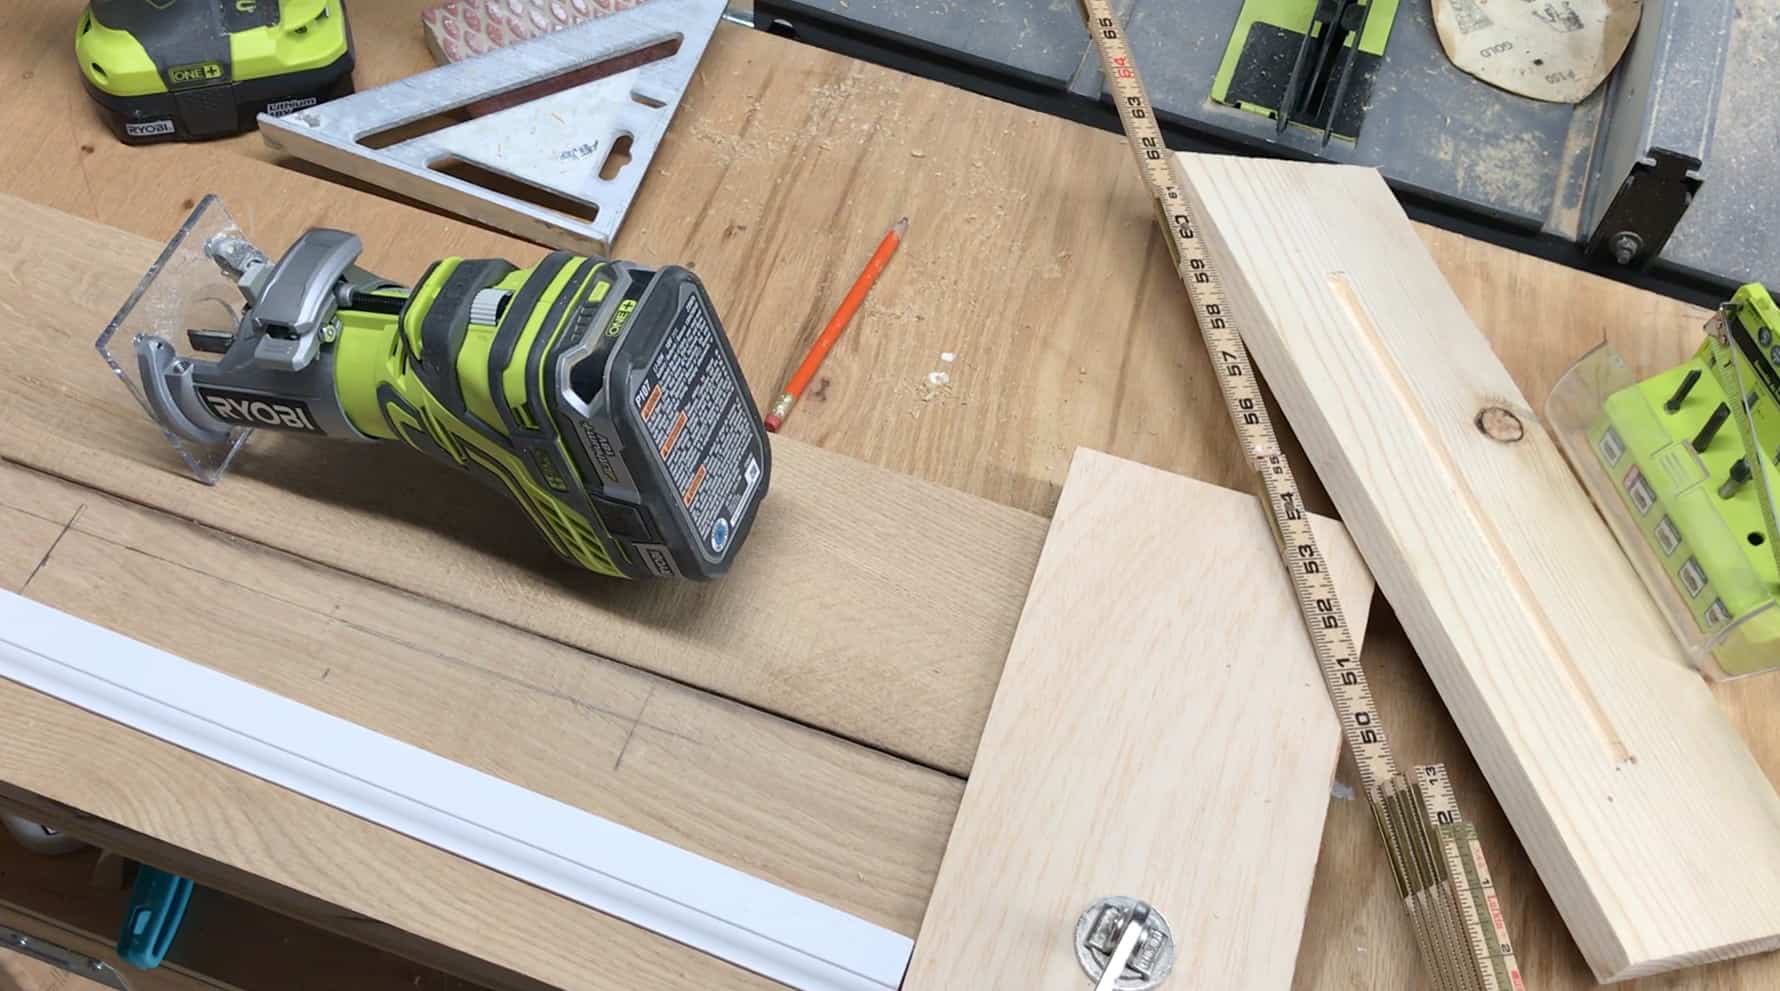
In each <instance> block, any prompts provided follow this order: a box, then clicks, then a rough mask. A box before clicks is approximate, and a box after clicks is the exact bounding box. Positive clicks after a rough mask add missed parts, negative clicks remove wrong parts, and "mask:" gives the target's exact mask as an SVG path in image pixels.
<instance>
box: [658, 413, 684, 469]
mask: <svg viewBox="0 0 1780 991" xmlns="http://www.w3.org/2000/svg"><path fill="white" fill-rule="evenodd" d="M685 426H686V411H685V410H681V411H680V412H679V414H678V415H676V416H675V417H674V425H673V426H672V427H670V428H668V435H667V440H664V441H662V442H661V456H662V457H664V458H665V457H667V456H668V455H669V454H672V453H673V451H674V442H675V441H677V440H679V439H680V430H681V429H682V428H684V427H685Z"/></svg>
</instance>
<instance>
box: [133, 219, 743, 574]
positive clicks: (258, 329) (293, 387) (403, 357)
mask: <svg viewBox="0 0 1780 991" xmlns="http://www.w3.org/2000/svg"><path fill="white" fill-rule="evenodd" d="M200 211H202V208H200ZM195 219H196V215H194V221H195ZM189 226H190V225H189V224H188V227H189ZM182 236H183V235H182ZM178 243H179V242H178V241H177V240H176V241H175V244H178ZM198 243H200V244H201V245H202V251H203V257H207V258H208V259H209V261H210V262H214V263H215V267H214V269H212V277H214V271H215V269H220V270H221V273H222V276H223V277H225V278H226V279H227V280H228V281H230V282H232V283H233V284H234V285H235V286H236V287H238V288H239V290H240V294H241V296H242V297H244V299H245V306H243V307H241V308H239V309H238V310H233V311H232V312H233V313H234V316H232V317H231V318H230V319H231V320H233V321H234V323H233V326H226V325H225V326H226V329H214V330H212V329H195V330H194V329H190V328H189V324H188V325H187V331H186V336H187V338H188V342H189V345H190V348H189V350H188V351H186V353H183V354H182V353H180V351H179V349H177V348H176V347H175V346H174V344H173V342H172V341H171V340H169V339H168V338H167V337H165V336H161V335H159V334H154V333H141V332H136V333H135V336H134V338H133V348H134V352H135V354H134V358H135V364H136V369H135V371H137V372H138V373H139V374H140V380H141V381H140V384H141V387H142V392H143V396H142V398H143V399H144V401H145V403H146V405H147V406H148V408H149V412H150V413H151V414H152V415H153V416H154V417H155V418H156V419H157V420H159V421H160V423H161V424H162V425H163V426H164V427H165V428H166V430H167V431H168V432H169V433H170V434H171V435H174V436H175V437H177V438H181V439H183V440H184V441H186V442H189V443H190V444H191V445H197V446H205V445H209V446H212V447H214V446H216V445H219V444H227V443H229V442H230V440H231V438H232V437H235V436H237V435H238V434H239V432H240V431H242V430H244V429H247V428H271V429H277V430H287V431H297V432H301V433H307V434H319V435H324V436H328V437H336V438H342V439H347V440H372V441H376V440H396V441H401V442H403V443H405V444H407V445H408V446H410V447H413V448H416V449H418V450H420V451H423V452H425V453H427V454H429V455H432V456H433V457H434V458H437V459H438V460H440V461H443V462H445V463H447V464H449V465H452V466H455V467H458V468H462V469H465V470H467V471H469V472H470V473H471V474H474V475H477V476H480V477H481V478H482V479H483V480H484V481H486V482H488V483H490V484H492V485H493V486H494V487H495V488H496V489H497V490H499V491H501V492H504V493H506V494H507V495H508V496H509V497H511V499H512V500H513V502H514V503H516V504H517V505H518V506H519V508H520V509H521V510H522V511H523V512H524V513H525V515H526V517H527V518H528V519H529V520H530V521H531V522H532V524H533V525H534V526H535V527H536V528H537V529H538V531H539V532H540V533H542V534H543V535H544V538H545V540H547V541H548V542H549V544H550V546H551V547H552V548H553V549H554V550H555V551H556V553H557V554H559V555H560V556H562V557H563V558H565V559H567V560H568V561H570V562H573V563H574V564H577V565H580V566H581V567H584V568H587V569H589V570H592V571H595V572H598V573H600V574H605V575H615V576H623V577H642V576H647V575H659V576H681V577H688V578H714V577H716V576H719V575H721V574H723V573H724V572H725V571H727V570H728V568H729V565H730V562H731V561H733V560H734V558H735V555H736V553H737V551H738V550H739V549H740V548H741V546H742V544H743V542H744V541H745V540H746V538H747V536H748V531H749V528H750V526H751V525H752V523H753V519H754V515H755V511H756V509H757V508H758V507H759V505H760V502H761V500H762V499H763V498H764V497H765V495H766V490H767V482H768V478H769V476H770V473H771V455H770V451H769V449H768V447H767V436H766V431H765V429H764V428H763V427H762V425H761V419H760V413H759V410H758V409H757V408H756V407H755V405H754V400H753V397H752V396H751V395H750V394H749V391H748V386H747V383H746V381H745V380H744V379H743V377H742V372H741V368H740V366H739V365H738V363H737V361H736V357H735V352H734V351H733V350H732V349H731V348H730V345H729V341H728V339H727V338H726V337H725V336H724V332H723V327H722V325H721V324H720V323H719V322H718V319H717V314H716V311H715V309H714V307H713V306H712V304H711V299H710V297H709V296H708V295H707V294H706V292H705V289H704V286H703V285H702V284H701V283H700V282H699V280H698V277H697V276H695V275H694V274H693V273H692V272H690V271H688V270H686V269H684V268H679V267H676V266H668V267H665V268H660V269H648V268H644V267H641V266H638V265H634V264H631V263H628V262H618V261H603V260H597V259H593V258H587V257H583V256H579V255H573V254H569V253H567V252H560V251H559V252H553V253H551V254H549V255H547V256H545V258H544V259H543V260H542V261H540V262H539V263H538V264H536V265H534V266H532V267H530V268H525V269H520V268H515V267H514V266H513V265H510V264H508V263H507V262H504V261H498V260H492V259H462V258H446V259H443V260H441V261H438V262H436V263H434V264H433V265H432V266H431V267H430V268H428V269H427V271H426V273H425V274H424V275H422V276H421V279H420V281H419V283H418V284H417V285H415V286H414V287H413V288H412V289H409V288H406V287H403V286H400V285H397V284H395V283H392V282H390V281H388V280H386V279H382V278H379V277H377V276H375V275H372V274H370V273H369V272H366V271H364V270H363V269H361V268H359V267H358V266H357V264H356V261H357V258H358V256H359V252H360V250H361V245H360V242H359V238H358V237H357V236H356V235H354V234H348V233H346V232H344V231H338V230H326V229H317V230H311V231H309V232H308V233H306V234H304V235H303V236H302V237H300V238H298V239H297V240H296V242H295V243H293V244H292V245H291V246H290V249H289V250H288V251H286V252H285V254H284V256H283V257H282V258H279V259H278V260H277V261H273V260H271V259H270V258H268V257H267V256H266V255H264V254H262V253H261V252H260V251H259V250H258V249H256V248H255V247H254V246H253V245H252V244H250V243H248V242H247V241H246V240H245V239H243V238H242V237H241V236H240V235H239V234H238V233H236V232H233V231H227V232H223V233H214V234H210V235H208V237H207V238H206V239H204V240H202V241H200V242H198ZM194 247H195V245H194ZM168 251H169V254H168V255H166V256H163V259H162V262H161V263H160V264H158V265H157V267H156V271H155V272H151V274H150V280H152V279H154V278H156V277H157V273H163V272H166V271H168V270H170V269H172V268H175V267H176V266H174V265H173V263H171V262H169V260H168V259H169V258H170V257H171V255H172V253H173V251H174V248H173V247H172V246H170V247H169V249H168ZM202 262H203V258H199V257H196V256H194V258H193V263H194V264H193V266H192V267H196V264H197V263H202ZM205 264H207V263H205ZM177 274H178V273H177V272H174V275H177ZM147 285H148V281H145V283H144V286H145V287H146V286H147ZM142 292H143V290H138V296H141V294H142ZM207 298H208V299H210V300H212V301H213V302H210V303H209V304H208V305H209V306H210V307H211V308H212V309H213V310H214V311H216V312H222V304H221V301H215V296H214V295H210V296H208V297H207ZM134 303H135V300H134V299H133V300H132V305H134ZM129 311H130V307H128V306H127V307H126V313H127V312H129ZM121 319H123V315H120V320H121ZM108 354H109V352H108ZM205 354H213V355H217V356H218V357H217V358H216V359H214V360H212V359H209V358H206V357H201V355H205ZM176 443H177V442H176Z"/></svg>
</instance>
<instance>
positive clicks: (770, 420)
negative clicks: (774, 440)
mask: <svg viewBox="0 0 1780 991" xmlns="http://www.w3.org/2000/svg"><path fill="white" fill-rule="evenodd" d="M783 422H784V421H783V420H781V419H779V418H778V417H777V416H775V415H774V414H772V413H768V414H767V415H766V432H767V433H769V434H776V433H778V432H779V424H781V423H783Z"/></svg>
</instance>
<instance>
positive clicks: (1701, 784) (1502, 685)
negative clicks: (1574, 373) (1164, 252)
mask: <svg viewBox="0 0 1780 991" xmlns="http://www.w3.org/2000/svg"><path fill="white" fill-rule="evenodd" d="M1181 162H1182V164H1183V166H1184V168H1185V169H1186V172H1187V176H1188V186H1189V194H1188V195H1189V198H1190V199H1191V200H1192V203H1193V206H1194V207H1195V208H1196V216H1197V217H1198V218H1199V221H1200V223H1201V224H1202V225H1203V229H1204V231H1205V235H1206V240H1207V243H1208V244H1209V245H1210V246H1211V247H1212V251H1213V255H1214V258H1215V259H1216V262H1217V264H1218V265H1219V270H1220V272H1222V273H1223V274H1224V277H1225V280H1226V282H1227V283H1228V285H1229V288H1230V292H1231V300H1232V305H1233V307H1234V308H1235V312H1236V313H1237V316H1238V318H1239V319H1240V320H1241V324H1240V326H1241V327H1242V328H1243V331H1244V336H1245V339H1246V340H1247V341H1248V342H1249V345H1250V347H1251V348H1252V349H1253V351H1254V353H1255V355H1256V358H1257V359H1258V361H1259V364H1260V367H1261V368H1262V370H1263V371H1264V372H1266V374H1268V375H1269V377H1270V381H1271V382H1272V383H1273V385H1274V388H1275V391H1276V393H1277V394H1278V397H1279V400H1280V404H1281V406H1282V408H1283V409H1284V411H1285V413H1286V416H1287V417H1288V418H1289V419H1290V420H1291V423H1292V425H1293V428H1294V430H1295V432H1296V433H1297V435H1298V437H1299V439H1300V440H1301V441H1302V442H1303V443H1304V445H1305V448H1306V450H1307V451H1308V452H1309V454H1310V457H1311V460H1312V462H1313V463H1314V464H1315V465H1316V466H1317V468H1318V471H1319V473H1320V475H1321V476H1322V479H1323V482H1324V484H1325V485H1326V486H1327V487H1328V489H1329V491H1330V493H1331V494H1332V495H1333V496H1334V498H1335V502H1336V505H1337V506H1339V507H1340V508H1341V510H1342V514H1343V518H1344V520H1345V521H1346V522H1347V524H1348V526H1349V527H1350V528H1351V530H1352V532H1353V534H1354V537H1355V540H1356V541H1357V542H1358V543H1359V544H1360V546H1361V547H1362V548H1363V549H1364V550H1365V551H1366V552H1367V555H1368V560H1369V563H1370V564H1371V565H1372V567H1373V569H1374V571H1375V572H1376V573H1377V575H1378V580H1379V585H1380V587H1381V588H1382V589H1383V591H1384V593H1385V594H1386V595H1387V596H1388V597H1389V598H1390V600H1391V602H1392V603H1393V604H1394V605H1395V606H1396V608H1397V611H1398V615H1399V616H1400V617H1401V618H1402V620H1403V623H1404V625H1405V627H1406V628H1407V629H1408V631H1409V634H1410V636H1411V638H1412V640H1413V641H1414V642H1415V644H1416V647H1417V650H1418V652H1419V654H1420V656H1421V659H1422V661H1423V663H1424V664H1425V665H1426V666H1427V667H1428V670H1429V671H1430V673H1431V674H1432V675H1433V677H1434V681H1435V683H1436V684H1437V685H1438V686H1439V687H1440V690H1441V694H1442V695H1443V696H1444V697H1445V699H1446V700H1447V704H1448V707H1449V708H1450V709H1451V710H1452V712H1453V716H1454V718H1455V719H1456V720H1457V722H1458V725H1459V728H1460V729H1461V730H1462V731H1463V732H1464V734H1465V737H1466V739H1467V741H1468V742H1469V743H1470V744H1471V749H1472V751H1473V752H1474V753H1475V754H1477V757H1478V761H1479V763H1480V764H1481V765H1482V766H1483V768H1484V770H1485V772H1486V773H1487V774H1488V776H1489V779H1490V783H1491V785H1492V786H1493V788H1494V790H1495V793H1496V795H1497V797H1498V798H1499V799H1500V800H1501V801H1502V804H1503V806H1504V808H1505V809H1506V810H1507V812H1508V814H1509V816H1510V818H1511V820H1512V821H1513V822H1514V826H1515V830H1516V832H1517V833H1519V835H1520V837H1521V840H1522V842H1523V843H1525V844H1526V846H1527V848H1528V851H1529V853H1530V854H1531V855H1532V857H1533V861H1534V863H1535V864H1536V865H1537V866H1538V868H1539V874H1540V877H1541V878H1542V879H1543V880H1544V882H1545V885H1546V888H1547V889H1548V890H1549V891H1550V892H1551V895H1552V897H1553V899H1554V900H1555V901H1556V903H1557V905H1558V907H1559V909H1560V911H1561V912H1562V913H1563V916H1564V919H1565V922H1566V923H1567V925H1568V927H1569V930H1570V933H1571V935H1572V936H1573V937H1575V939H1576V941H1577V943H1578V945H1579V946H1580V947H1581V949H1582V951H1583V954H1584V956H1585V957H1587V958H1588V960H1589V962H1590V964H1591V965H1592V966H1593V968H1594V970H1595V972H1596V974H1597V976H1599V977H1600V978H1601V979H1603V980H1614V979H1624V978H1628V977H1635V976H1639V975H1643V974H1649V973H1656V972H1661V971H1665V970H1670V969H1675V968H1678V967H1683V966H1686V965H1688V964H1691V963H1698V962H1702V961H1708V960H1713V959H1721V958H1724V957H1730V956H1737V955H1741V954H1745V953H1753V952H1757V951H1760V950H1763V949H1770V948H1773V947H1775V946H1780V796H1776V795H1775V792H1774V789H1773V787H1772V786H1771V785H1770V784H1769V783H1768V781H1767V779H1766V778H1765V777H1763V775H1762V772H1761V769H1760V767H1759V766H1758V765H1757V763H1756V762H1755V760H1754V759H1753V758H1752V757H1751V756H1750V753H1749V751H1748V749H1747V747H1746V746H1745V745H1744V743H1743V741H1742V740H1741V739H1740V738H1738V736H1737V734H1736V733H1735V732H1734V730H1733V729H1732V727H1731V723H1730V720H1729V719H1728V718H1727V717H1726V716H1725V714H1724V713H1723V712H1721V711H1720V710H1719V709H1718V707H1717V705H1716V703H1715V702H1714V700H1713V698H1712V694H1711V692H1710V690H1709V689H1708V688H1707V687H1706V685H1705V684H1704V683H1703V682H1702V681H1701V679H1700V678H1699V676H1698V675H1697V674H1696V673H1695V672H1694V671H1693V670H1692V669H1691V668H1690V667H1689V665H1688V664H1687V662H1686V659H1685V657H1684V656H1683V654H1682V652H1681V650H1680V647H1679V646H1678V645H1677V644H1675V643H1674V641H1673V639H1672V637H1670V636H1669V635H1668V632H1667V629H1666V627H1665V626H1664V624H1663V620H1662V619H1661V617H1660V615H1659V614H1658V612H1657V608H1656V606H1655V605H1654V603H1652V602H1651V601H1650V599H1649V597H1648V596H1647V595H1645V594H1644V590H1643V587H1642V585H1641V584H1640V583H1639V580H1638V578H1637V576H1636V575H1635V574H1634V573H1633V572H1632V569H1631V566H1630V564H1629V563H1628V562H1627V561H1626V559H1625V557H1624V555H1623V554H1622V553H1621V552H1620V551H1619V549H1618V547H1617V546H1616V545H1615V544H1614V542H1613V538H1612V536H1611V534H1610V533H1609V532H1608V531H1607V528H1606V525H1605V523H1604V522H1603V521H1601V520H1600V519H1599V517H1598V516H1597V514H1596V513H1595V510H1594V508H1593V506H1592V505H1591V504H1590V503H1589V501H1588V497H1587V495H1586V494H1585V493H1584V492H1583V491H1582V489H1581V487H1580V486H1579V485H1578V484H1577V483H1575V482H1574V480H1573V479H1572V478H1571V476H1570V472H1569V469H1568V466H1567V465H1566V464H1565V463H1564V461H1563V458H1562V456H1561V455H1560V454H1559V452H1558V451H1557V448H1556V447H1555V445H1554V444H1553V443H1552V441H1551V438H1550V437H1549V436H1548V435H1547V434H1546V433H1545V431H1544V429H1543V427H1542V426H1541V425H1540V424H1539V423H1538V420H1537V417H1536V415H1535V414H1534V412H1533V410H1532V409H1531V408H1530V406H1529V405H1528V403H1527V402H1526V400H1525V399H1524V398H1522V396H1521V394H1520V392H1519V390H1518V389H1517V388H1516V386H1515V383H1514V381H1513V380H1512V379H1511V378H1510V377H1509V375H1508V373H1507V372H1506V370H1505V369H1503V368H1502V366H1501V363H1500V362H1499V361H1497V360H1496V358H1495V355H1494V354H1493V353H1492V352H1491V351H1490V348H1489V344H1488V342H1487V341H1486V340H1485V339H1484V338H1483V336H1482V335H1481V334H1479V333H1477V331H1476V329H1475V327H1474V325H1473V324H1472V323H1471V320H1470V318H1469V316H1468V315H1467V314H1466V313H1465V310H1464V308H1463V306H1462V305H1461V304H1460V303H1459V301H1458V299H1457V298H1456V297H1455V296H1454V295H1453V294H1452V292H1451V290H1450V289H1449V288H1448V287H1447V285H1446V283H1445V281H1444V279H1442V278H1441V275H1440V272H1439V269H1438V268H1436V267H1435V266H1434V264H1433V261H1432V259H1430V258H1429V257H1428V256H1427V254H1426V253H1425V252H1424V251H1422V250H1421V248H1420V246H1419V245H1417V244H1415V241H1414V236H1413V232H1412V231H1411V230H1410V228H1409V224H1408V221H1407V220H1406V219H1404V218H1403V215H1402V213H1401V211H1400V210H1399V209H1398V208H1397V206H1396V204H1395V201H1394V200H1393V199H1392V198H1391V196H1390V193H1389V192H1388V190H1387V189H1386V188H1385V185H1384V182H1383V180H1382V179H1381V178H1379V176H1378V175H1377V173H1375V172H1373V171H1371V170H1366V169H1358V168H1347V167H1333V168H1331V167H1317V166H1302V165H1296V164H1287V163H1272V162H1266V163H1261V162H1247V161H1239V160H1234V159H1222V158H1215V157H1201V156H1182V157H1181ZM1486 409H1499V410H1505V411H1506V414H1505V415H1509V416H1512V417H1515V418H1517V419H1518V420H1519V422H1520V423H1521V424H1522V426H1523V429H1524V432H1525V436H1524V439H1520V440H1518V441H1517V442H1512V443H1504V442H1501V441H1499V440H1497V439H1493V438H1492V437H1491V436H1488V435H1487V434H1486V433H1485V431H1483V430H1482V429H1480V427H1479V426H1478V425H1477V420H1478V418H1479V416H1480V414H1481V413H1482V412H1483V411H1484V410H1486Z"/></svg>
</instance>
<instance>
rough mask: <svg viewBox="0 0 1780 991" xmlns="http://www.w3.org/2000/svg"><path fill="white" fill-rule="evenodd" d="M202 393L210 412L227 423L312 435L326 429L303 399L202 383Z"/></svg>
mask: <svg viewBox="0 0 1780 991" xmlns="http://www.w3.org/2000/svg"><path fill="white" fill-rule="evenodd" d="M198 395H199V396H200V397H202V398H203V400H204V405H205V406H207V407H209V408H210V412H211V413H212V414H213V415H214V416H215V417H216V418H217V419H219V420H222V421H224V422H226V423H234V424H239V425H241V426H243V427H271V428H273V429H274V430H301V431H303V432H305V433H311V434H319V433H321V432H322V429H321V428H320V427H318V426H316V425H315V419H314V417H312V416H310V415H309V406H308V404H306V403H304V402H302V401H300V400H296V399H273V398H271V397H270V396H257V395H254V394H253V393H251V392H233V391H230V390H227V389H206V388H203V387H202V386H200V387H199V388H198Z"/></svg>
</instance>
